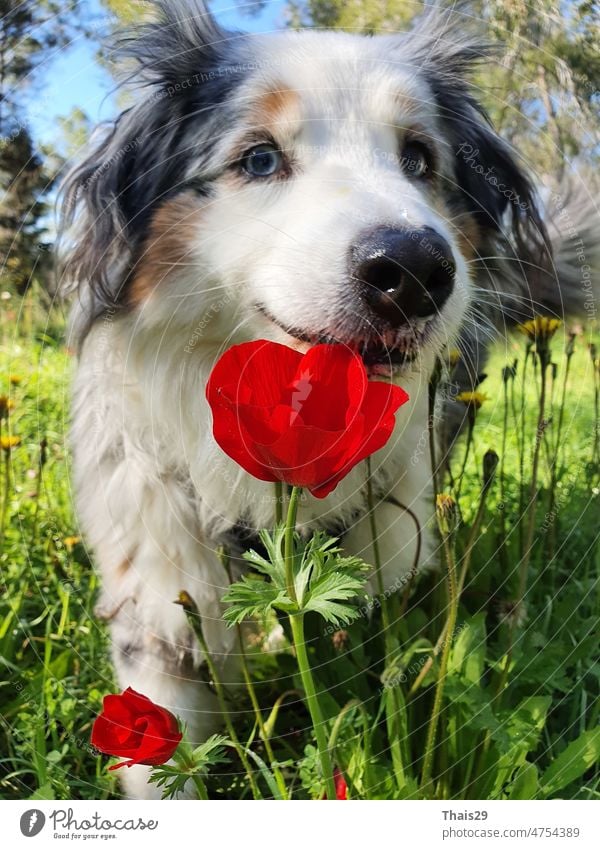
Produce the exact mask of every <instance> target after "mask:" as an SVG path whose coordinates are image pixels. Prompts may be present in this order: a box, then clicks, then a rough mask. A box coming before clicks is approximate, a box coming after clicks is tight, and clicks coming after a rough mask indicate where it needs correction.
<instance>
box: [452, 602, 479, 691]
mask: <svg viewBox="0 0 600 849" xmlns="http://www.w3.org/2000/svg"><path fill="white" fill-rule="evenodd" d="M486 639H487V636H486V631H485V614H484V613H478V614H477V615H476V616H473V617H471V618H470V619H468V620H467V621H466V622H463V623H462V624H461V625H459V626H458V628H457V632H455V635H454V642H453V645H452V651H451V653H450V658H449V661H448V674H452V673H459V674H460V675H462V677H463V678H464V679H465V680H466V681H469V682H470V683H472V684H477V685H478V684H479V682H480V680H481V676H482V675H483V670H484V666H485V655H486Z"/></svg>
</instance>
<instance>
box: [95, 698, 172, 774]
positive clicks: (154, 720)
mask: <svg viewBox="0 0 600 849" xmlns="http://www.w3.org/2000/svg"><path fill="white" fill-rule="evenodd" d="M182 736H183V735H182V734H181V732H180V731H179V725H178V723H177V719H176V718H175V717H174V716H173V714H172V713H171V712H170V711H168V710H167V709H166V708H164V707H160V705H156V704H154V702H153V701H151V700H150V699H149V698H147V696H142V695H141V693H136V692H135V690H132V689H131V687H128V688H127V689H126V690H125V692H124V693H121V695H120V696H117V695H110V696H105V697H104V702H103V706H102V713H101V714H100V716H98V717H97V719H96V720H95V722H94V726H93V728H92V745H93V746H95V747H96V749H98V750H99V751H101V752H104V754H106V755H114V756H115V757H118V758H128V760H126V761H122V762H121V763H119V764H114V766H111V767H109V769H119V767H122V766H133V765H134V764H149V765H152V766H156V765H157V764H164V763H166V762H167V761H168V760H169V758H170V757H172V755H173V753H174V751H175V749H176V748H177V746H178V745H179V743H180V741H181V738H182Z"/></svg>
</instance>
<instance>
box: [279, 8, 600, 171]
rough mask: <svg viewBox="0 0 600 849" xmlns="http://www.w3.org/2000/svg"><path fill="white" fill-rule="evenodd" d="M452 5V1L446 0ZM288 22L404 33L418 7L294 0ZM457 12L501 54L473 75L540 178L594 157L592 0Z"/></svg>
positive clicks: (596, 82)
mask: <svg viewBox="0 0 600 849" xmlns="http://www.w3.org/2000/svg"><path fill="white" fill-rule="evenodd" d="M449 6H450V4H449ZM289 8H290V21H291V24H292V25H293V26H299V25H307V24H308V25H313V26H324V27H333V28H340V29H346V30H351V31H356V30H358V31H360V32H374V31H380V30H397V31H401V30H404V29H406V28H407V26H408V25H409V24H410V22H411V21H412V20H413V19H414V18H415V17H416V16H417V15H418V14H419V13H420V12H421V11H422V8H423V4H422V3H421V2H418V0H415V2H412V3H407V2H406V0H291V3H290V6H289ZM458 8H459V12H458V13H459V14H464V15H465V26H467V25H468V23H469V19H473V20H474V21H477V20H478V21H480V25H479V28H480V30H481V32H482V34H483V35H484V36H487V37H488V38H489V37H491V40H492V41H495V42H496V43H497V46H498V48H499V51H498V52H499V58H498V59H497V60H496V61H495V62H490V63H487V64H486V65H485V67H484V68H483V69H482V70H481V71H480V72H479V73H478V74H477V75H476V78H475V82H476V85H477V88H478V89H479V96H480V98H481V99H482V100H483V101H484V104H485V106H486V108H487V110H488V112H489V114H490V116H491V118H492V120H493V121H494V123H495V124H496V126H497V127H498V129H499V130H500V132H502V133H503V135H504V136H505V137H506V138H507V139H508V140H509V141H510V142H511V143H512V144H513V145H514V147H515V148H516V149H518V150H519V152H520V153H521V154H522V155H523V156H524V158H525V159H526V160H527V161H529V162H532V163H535V166H536V168H538V169H539V170H540V172H541V174H542V175H543V177H544V178H546V179H548V178H549V177H550V178H552V177H553V178H554V179H555V181H556V182H558V181H560V179H561V178H562V177H563V176H564V174H565V171H566V170H567V169H566V165H567V163H568V161H569V160H575V162H576V165H577V167H578V168H582V169H590V170H591V169H592V168H593V166H594V165H595V164H596V163H597V161H598V157H599V150H600V143H599V141H600V140H599V138H598V104H599V102H600V95H599V93H598V92H599V89H600V24H599V20H600V18H599V16H598V2H597V0H571V2H569V3H568V4H565V3H561V2H559V0H538V2H536V3H535V5H533V4H532V3H531V2H529V0H471V2H463V3H462V4H461V5H460V6H459V7H458Z"/></svg>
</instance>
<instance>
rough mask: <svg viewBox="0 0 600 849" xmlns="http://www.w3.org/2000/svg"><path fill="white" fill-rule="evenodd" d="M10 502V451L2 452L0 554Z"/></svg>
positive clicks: (2, 548) (2, 549) (0, 552)
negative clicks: (2, 481) (2, 484)
mask: <svg viewBox="0 0 600 849" xmlns="http://www.w3.org/2000/svg"><path fill="white" fill-rule="evenodd" d="M9 501H10V451H9V450H8V449H7V450H5V451H4V497H3V499H2V513H1V514H0V554H2V552H3V551H4V536H5V534H6V518H7V516H8V502H9Z"/></svg>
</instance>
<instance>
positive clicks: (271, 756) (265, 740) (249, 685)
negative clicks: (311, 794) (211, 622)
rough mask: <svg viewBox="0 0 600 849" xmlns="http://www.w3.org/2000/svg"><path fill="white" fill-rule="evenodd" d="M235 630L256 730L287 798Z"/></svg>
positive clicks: (242, 640) (240, 638)
mask: <svg viewBox="0 0 600 849" xmlns="http://www.w3.org/2000/svg"><path fill="white" fill-rule="evenodd" d="M237 631H238V641H239V644H240V657H241V659H242V672H243V674H244V681H245V682H246V689H247V690H248V694H249V696H250V701H251V702H252V707H253V708H254V715H255V716H256V722H257V725H258V730H259V732H260V736H261V738H262V741H263V743H264V744H265V749H266V751H267V756H268V758H269V761H270V764H271V769H272V770H273V775H274V776H275V781H276V782H277V786H278V787H279V792H280V793H281V795H282V797H283V798H284V799H287V798H288V796H289V794H288V791H287V787H286V786H285V781H284V778H283V775H282V774H281V770H280V769H279V766H278V765H277V761H276V760H275V755H274V754H273V748H272V746H271V741H270V739H269V734H268V732H267V729H266V728H265V722H264V719H263V716H262V711H261V709H260V704H259V703H258V698H257V696H256V690H255V689H254V684H253V683H252V678H251V676H250V670H249V669H248V658H247V657H246V650H245V648H244V636H243V634H242V629H241V627H240V626H239V625H238V626H237Z"/></svg>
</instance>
